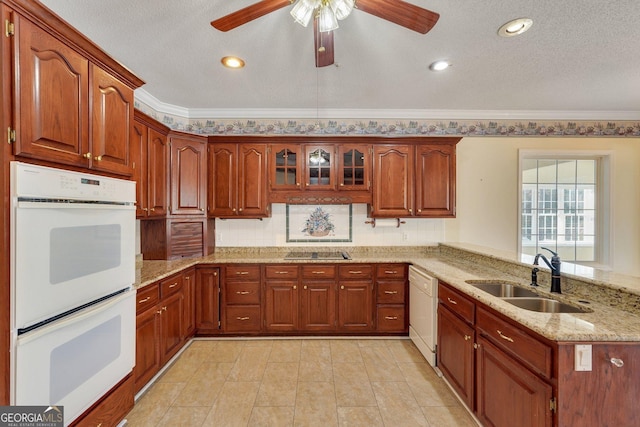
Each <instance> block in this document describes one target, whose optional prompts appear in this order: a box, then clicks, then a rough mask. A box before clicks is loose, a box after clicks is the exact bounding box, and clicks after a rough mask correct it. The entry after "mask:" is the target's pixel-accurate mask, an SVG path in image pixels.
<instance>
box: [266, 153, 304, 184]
mask: <svg viewBox="0 0 640 427" xmlns="http://www.w3.org/2000/svg"><path fill="white" fill-rule="evenodd" d="M269 159H270V166H269V189H270V190H271V191H295V190H300V189H301V186H300V183H301V182H302V153H301V146H300V145H299V144H291V145H284V144H273V145H271V146H270V147H269Z"/></svg>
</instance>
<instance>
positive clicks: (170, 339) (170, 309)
mask: <svg viewBox="0 0 640 427" xmlns="http://www.w3.org/2000/svg"><path fill="white" fill-rule="evenodd" d="M183 299H184V295H183V294H182V292H178V293H174V294H171V296H169V297H168V298H163V299H162V302H161V305H162V307H160V310H161V312H162V313H161V314H160V322H161V326H160V329H161V331H162V335H161V337H160V338H161V339H160V357H161V360H162V364H164V363H166V362H167V361H168V360H169V359H170V358H171V357H173V355H174V354H176V353H177V352H178V350H180V347H182V344H183V339H184V336H183V330H184V328H183V326H182V319H183V318H184V312H183V310H184V302H183Z"/></svg>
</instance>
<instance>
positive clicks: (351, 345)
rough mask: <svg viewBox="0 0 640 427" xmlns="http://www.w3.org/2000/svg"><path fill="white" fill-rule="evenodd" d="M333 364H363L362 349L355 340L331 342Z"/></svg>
mask: <svg viewBox="0 0 640 427" xmlns="http://www.w3.org/2000/svg"><path fill="white" fill-rule="evenodd" d="M331 360H332V361H333V362H362V355H361V354H360V347H359V346H358V342H357V341H355V340H331Z"/></svg>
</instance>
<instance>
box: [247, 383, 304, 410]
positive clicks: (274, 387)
mask: <svg viewBox="0 0 640 427" xmlns="http://www.w3.org/2000/svg"><path fill="white" fill-rule="evenodd" d="M297 388H298V382H297V381H293V382H292V381H275V382H267V381H263V382H262V384H261V385H260V390H259V391H258V397H257V398H256V403H255V406H295V404H296V392H297Z"/></svg>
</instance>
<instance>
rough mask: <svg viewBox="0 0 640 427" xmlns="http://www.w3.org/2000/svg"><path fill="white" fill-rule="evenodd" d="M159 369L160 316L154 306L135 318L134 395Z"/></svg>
mask: <svg viewBox="0 0 640 427" xmlns="http://www.w3.org/2000/svg"><path fill="white" fill-rule="evenodd" d="M155 288H156V294H157V286H156V287H155ZM159 369H160V315H159V313H158V308H156V306H153V307H151V308H150V309H147V310H145V311H143V312H142V313H140V314H138V315H137V316H136V366H135V368H134V370H133V373H134V378H135V391H136V393H137V392H138V391H140V389H142V387H144V385H145V384H146V383H147V382H149V380H150V379H151V378H153V376H154V375H155V374H156V373H157V372H158V370H159Z"/></svg>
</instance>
